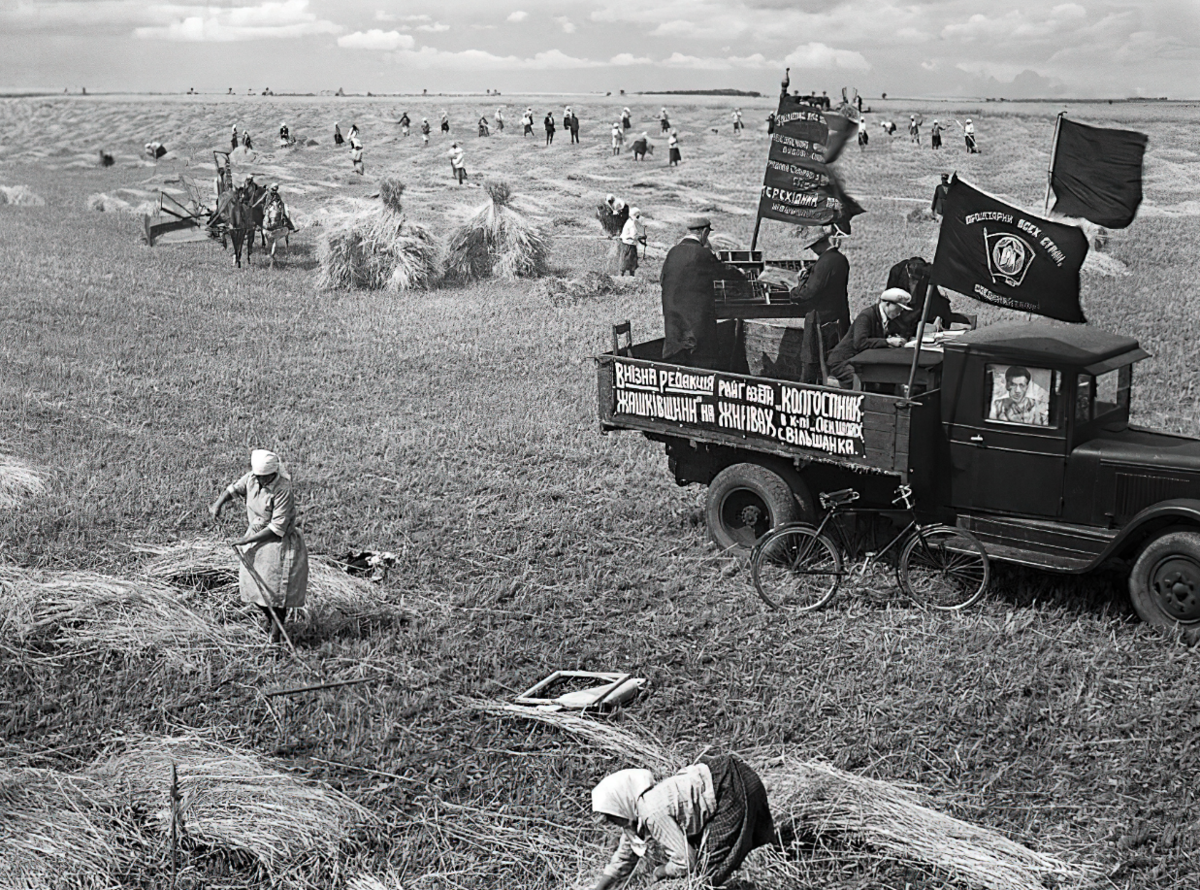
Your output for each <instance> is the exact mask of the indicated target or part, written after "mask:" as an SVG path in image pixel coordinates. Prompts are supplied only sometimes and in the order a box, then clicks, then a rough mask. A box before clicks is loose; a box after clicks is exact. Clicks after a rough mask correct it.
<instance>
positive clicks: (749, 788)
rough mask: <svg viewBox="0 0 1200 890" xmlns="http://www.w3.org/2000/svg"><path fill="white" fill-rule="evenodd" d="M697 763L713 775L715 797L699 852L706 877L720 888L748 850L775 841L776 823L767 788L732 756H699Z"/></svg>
mask: <svg viewBox="0 0 1200 890" xmlns="http://www.w3.org/2000/svg"><path fill="white" fill-rule="evenodd" d="M700 762H701V763H703V764H705V765H706V766H707V767H708V769H709V771H710V772H711V773H712V780H713V790H714V791H715V792H716V797H717V810H716V812H715V813H713V816H712V818H711V819H709V820H708V823H707V824H706V825H705V826H704V838H703V840H702V841H701V844H700V853H701V856H702V861H703V867H704V872H705V874H706V875H708V877H709V880H711V881H712V883H713V886H714V887H719V886H721V885H722V884H724V883H725V882H726V881H728V880H729V877H730V875H732V874H733V873H734V871H736V870H737V868H738V866H740V865H741V864H742V862H743V860H745V858H746V856H747V855H748V854H749V853H750V851H751V850H753V849H754V848H755V847H762V846H765V845H767V844H771V843H774V842H775V840H776V834H775V823H774V821H773V820H772V819H771V807H770V805H769V804H768V803H767V789H766V788H764V787H763V783H762V780H761V779H759V777H758V775H757V774H756V773H755V772H754V770H752V769H750V767H748V766H746V764H744V763H742V761H741V760H739V759H738V758H737V757H735V756H733V755H732V754H719V755H715V756H712V757H701V758H700Z"/></svg>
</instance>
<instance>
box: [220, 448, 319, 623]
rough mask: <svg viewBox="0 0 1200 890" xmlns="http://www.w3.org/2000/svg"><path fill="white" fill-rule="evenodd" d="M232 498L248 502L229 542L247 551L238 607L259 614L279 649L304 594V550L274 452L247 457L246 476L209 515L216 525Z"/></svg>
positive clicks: (288, 483) (291, 500) (283, 470)
mask: <svg viewBox="0 0 1200 890" xmlns="http://www.w3.org/2000/svg"><path fill="white" fill-rule="evenodd" d="M235 495H236V496H238V497H243V498H245V499H246V519H247V523H248V524H247V526H246V533H245V534H244V535H242V537H241V538H240V539H238V540H237V541H234V542H233V543H234V546H235V547H245V548H246V549H245V550H243V551H242V559H243V562H242V566H241V568H240V569H239V571H238V584H239V586H240V588H241V592H242V602H246V603H253V604H254V605H256V606H258V607H259V609H261V610H262V613H263V617H265V618H266V620H267V629H268V630H269V631H270V632H271V642H273V643H278V642H281V641H282V638H283V622H284V619H285V618H286V617H287V610H288V609H298V608H300V607H301V606H303V605H304V600H305V595H306V594H307V592H308V548H307V547H305V546H304V535H303V534H302V533H301V531H300V525H299V519H300V516H299V514H300V510H299V507H298V506H297V504H296V496H295V493H294V492H293V490H292V477H291V476H290V475H288V471H287V468H286V467H285V466H284V465H283V464H282V463H281V462H280V460H279V457H278V456H277V455H276V454H275V453H274V452H272V451H266V450H264V449H261V448H259V449H256V450H254V451H252V452H251V453H250V472H249V473H247V474H246V475H245V476H243V477H242V478H241V479H239V480H237V481H236V482H234V483H233V484H232V485H230V486H229V487H228V488H226V489H225V490H224V491H223V492H221V496H220V497H219V498H217V500H216V501H215V502H214V503H213V504H212V506H210V507H209V508H208V512H209V513H211V514H212V516H213V518H214V519H216V518H217V517H218V516H220V515H221V509H222V508H223V507H224V506H225V504H226V503H227V502H228V501H230V500H231V499H232V498H233V497H234V496H235Z"/></svg>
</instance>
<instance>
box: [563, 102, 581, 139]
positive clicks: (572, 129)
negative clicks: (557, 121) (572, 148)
mask: <svg viewBox="0 0 1200 890" xmlns="http://www.w3.org/2000/svg"><path fill="white" fill-rule="evenodd" d="M562 123H563V129H564V130H566V131H567V132H569V133H570V134H571V144H572V145H574V144H575V143H577V142H578V141H579V118H578V117H577V116H576V115H575V112H574V111H572V110H571V106H570V105H568V106H567V109H566V111H564V112H563V121H562Z"/></svg>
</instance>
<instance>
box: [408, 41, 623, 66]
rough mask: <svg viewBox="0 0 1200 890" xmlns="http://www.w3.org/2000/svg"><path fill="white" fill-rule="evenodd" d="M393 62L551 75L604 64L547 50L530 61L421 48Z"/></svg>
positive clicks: (478, 50)
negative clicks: (540, 72)
mask: <svg viewBox="0 0 1200 890" xmlns="http://www.w3.org/2000/svg"><path fill="white" fill-rule="evenodd" d="M388 59H390V60H391V61H393V62H396V63H397V64H400V65H404V66H405V67H409V68H421V69H448V70H457V71H551V70H563V69H568V68H599V67H602V66H603V65H604V64H605V63H603V62H592V61H590V60H588V59H578V58H575V57H574V56H568V55H567V54H566V53H564V52H562V51H561V50H557V49H551V50H547V51H545V52H540V53H537V54H536V55H534V56H532V57H531V58H524V59H523V58H521V57H519V56H497V55H495V54H493V53H489V52H485V51H484V50H481V49H467V50H461V51H458V52H452V51H447V50H440V49H435V48H434V47H432V46H423V47H421V48H420V49H418V50H400V51H398V52H394V53H392V54H390V55H389V56H388Z"/></svg>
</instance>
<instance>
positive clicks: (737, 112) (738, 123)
mask: <svg viewBox="0 0 1200 890" xmlns="http://www.w3.org/2000/svg"><path fill="white" fill-rule="evenodd" d="M733 132H735V133H741V132H742V109H740V108H735V109H733Z"/></svg>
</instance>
